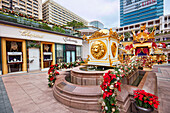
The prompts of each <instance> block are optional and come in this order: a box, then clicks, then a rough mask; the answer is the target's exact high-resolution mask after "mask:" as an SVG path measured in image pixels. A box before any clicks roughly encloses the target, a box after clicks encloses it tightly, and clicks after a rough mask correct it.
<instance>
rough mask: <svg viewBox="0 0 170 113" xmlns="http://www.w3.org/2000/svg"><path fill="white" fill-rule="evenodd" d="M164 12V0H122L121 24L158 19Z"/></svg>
mask: <svg viewBox="0 0 170 113" xmlns="http://www.w3.org/2000/svg"><path fill="white" fill-rule="evenodd" d="M163 14H164V0H120V26H121V27H122V26H126V25H130V24H135V23H138V22H143V21H148V20H152V19H157V18H159V17H160V16H163Z"/></svg>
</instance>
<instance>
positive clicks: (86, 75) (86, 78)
mask: <svg viewBox="0 0 170 113" xmlns="http://www.w3.org/2000/svg"><path fill="white" fill-rule="evenodd" d="M83 67H85V66H79V67H75V68H73V69H72V70H71V83H73V84H77V85H83V86H89V85H100V82H101V79H100V77H102V76H103V74H104V73H106V72H108V70H105V71H83V70H81V69H80V68H83Z"/></svg>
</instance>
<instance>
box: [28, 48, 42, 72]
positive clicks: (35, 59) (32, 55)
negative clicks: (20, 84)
mask: <svg viewBox="0 0 170 113" xmlns="http://www.w3.org/2000/svg"><path fill="white" fill-rule="evenodd" d="M28 51H29V70H28V71H35V70H40V60H39V58H40V53H39V48H29V50H28Z"/></svg>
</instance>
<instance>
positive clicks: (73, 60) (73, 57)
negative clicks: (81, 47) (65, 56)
mask: <svg viewBox="0 0 170 113" xmlns="http://www.w3.org/2000/svg"><path fill="white" fill-rule="evenodd" d="M71 55H72V57H71V59H72V62H75V57H76V53H75V51H72V52H71Z"/></svg>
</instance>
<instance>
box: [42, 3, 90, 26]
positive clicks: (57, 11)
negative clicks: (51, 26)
mask: <svg viewBox="0 0 170 113" xmlns="http://www.w3.org/2000/svg"><path fill="white" fill-rule="evenodd" d="M42 11H43V19H44V20H46V21H49V22H52V23H55V24H57V25H66V24H67V22H71V21H73V20H76V21H78V22H83V23H84V25H87V24H88V21H86V20H84V19H83V18H81V17H80V16H78V15H76V14H75V13H73V12H71V11H69V10H68V9H66V8H64V7H63V6H61V5H59V4H57V3H56V2H54V1H52V0H47V1H45V2H44V3H43V5H42Z"/></svg>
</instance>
